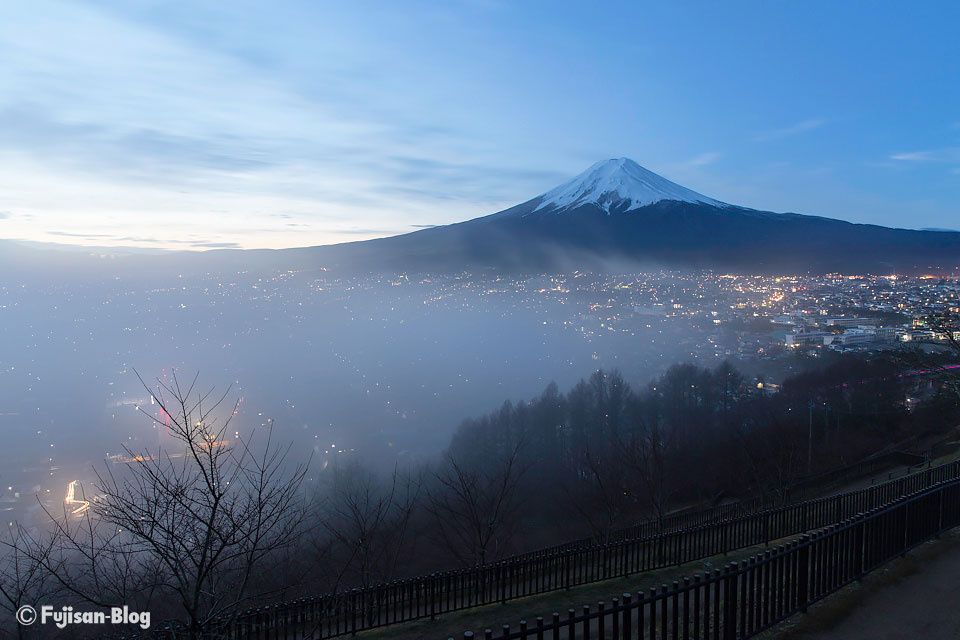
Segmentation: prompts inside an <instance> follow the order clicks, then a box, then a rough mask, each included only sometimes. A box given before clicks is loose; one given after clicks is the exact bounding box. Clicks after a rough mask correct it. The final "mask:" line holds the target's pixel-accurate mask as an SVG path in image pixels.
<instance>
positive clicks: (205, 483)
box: [46, 374, 306, 637]
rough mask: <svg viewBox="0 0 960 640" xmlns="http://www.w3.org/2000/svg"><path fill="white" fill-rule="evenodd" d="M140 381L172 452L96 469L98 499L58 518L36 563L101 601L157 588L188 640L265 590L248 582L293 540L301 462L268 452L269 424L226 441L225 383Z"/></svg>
mask: <svg viewBox="0 0 960 640" xmlns="http://www.w3.org/2000/svg"><path fill="white" fill-rule="evenodd" d="M138 376H139V374H138ZM141 383H143V380H142V379H141ZM143 384H144V388H146V389H147V391H148V392H152V394H153V395H154V397H155V398H156V401H157V405H158V406H159V412H158V414H157V415H150V414H146V412H144V413H145V415H148V416H149V417H150V419H151V420H153V421H154V422H155V423H156V424H157V425H158V426H163V427H164V428H165V429H166V430H167V433H168V434H169V435H170V436H172V438H173V439H174V441H175V442H176V443H177V447H178V449H179V448H181V447H182V449H180V450H172V451H168V450H164V449H162V448H161V449H159V450H157V451H156V452H154V453H148V452H141V453H135V452H133V451H130V450H128V451H127V457H128V458H129V462H128V464H127V468H126V469H125V470H123V472H122V473H115V472H114V471H113V469H111V468H109V467H108V468H107V469H106V470H105V471H103V472H99V471H98V473H97V478H98V480H97V482H96V492H97V493H98V494H99V495H98V498H97V499H96V500H94V501H91V503H90V509H89V512H88V513H87V514H85V516H84V518H83V519H82V521H81V524H80V525H71V522H70V520H69V519H68V518H63V519H57V522H58V529H57V539H58V541H59V554H55V557H54V558H51V559H50V560H49V561H48V562H47V563H46V566H47V568H48V569H49V570H50V572H51V573H52V575H53V576H54V577H55V578H56V579H57V581H58V582H59V583H60V584H61V585H63V586H64V587H65V588H67V589H68V590H70V591H71V592H72V593H74V594H75V595H77V596H80V597H83V598H85V599H86V600H88V601H89V602H92V603H95V604H98V605H101V606H106V605H112V604H116V602H117V601H116V600H113V601H112V602H107V601H105V600H104V599H105V598H106V597H116V596H118V595H120V592H124V591H128V590H132V591H135V592H136V593H138V594H140V597H141V598H142V597H144V594H148V595H152V594H159V595H162V596H164V597H165V599H170V600H172V602H173V603H174V606H175V608H176V610H177V611H179V616H180V617H181V618H184V619H185V620H184V621H185V623H186V625H187V627H188V629H189V632H190V634H191V635H193V636H197V637H198V636H201V635H203V634H204V633H206V632H208V631H210V630H212V629H213V628H215V627H216V626H217V625H219V624H222V623H223V621H224V619H229V617H230V616H232V615H235V614H236V613H237V612H238V611H239V610H240V608H241V607H243V606H245V605H246V603H248V602H249V601H250V599H251V598H252V597H254V596H257V595H265V594H260V593H258V592H257V590H256V589H254V588H253V582H254V580H255V578H256V576H257V572H258V570H261V569H262V568H263V567H264V565H265V564H266V563H267V562H268V561H269V559H270V558H271V557H272V556H273V555H275V554H277V553H278V552H279V551H280V550H283V549H286V548H289V547H290V546H291V545H293V544H294V542H295V541H296V538H297V535H298V533H299V532H300V524H301V522H302V519H303V513H304V510H303V499H302V494H301V491H300V489H301V484H302V482H303V478H304V474H305V473H306V464H297V465H288V464H287V457H288V454H289V447H287V448H281V447H277V446H276V445H275V444H274V443H273V441H272V432H271V430H267V432H266V434H265V437H264V442H262V443H259V444H257V443H255V442H254V440H255V439H254V436H253V435H249V436H243V437H241V436H240V435H239V434H238V433H237V432H234V436H235V437H233V438H231V437H230V435H229V434H228V427H229V425H230V423H231V420H232V418H233V416H234V415H235V414H236V406H234V407H233V408H232V410H231V411H230V412H229V414H228V415H227V416H226V417H225V418H222V417H218V413H219V412H220V411H221V407H222V405H223V403H224V401H225V399H226V398H227V395H228V393H229V389H227V391H226V392H225V393H223V394H221V395H213V390H212V389H211V390H209V391H205V392H200V391H196V388H197V378H196V377H194V379H193V381H192V382H191V383H190V385H189V386H188V387H186V388H183V387H181V385H180V383H179V381H178V380H177V378H176V376H174V377H173V380H172V382H171V383H169V384H168V383H164V382H162V381H160V380H158V381H157V388H156V390H151V389H150V388H149V387H148V385H146V384H145V383H143ZM141 410H142V409H141ZM288 467H290V468H288Z"/></svg>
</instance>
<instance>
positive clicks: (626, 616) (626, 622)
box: [570, 593, 633, 640]
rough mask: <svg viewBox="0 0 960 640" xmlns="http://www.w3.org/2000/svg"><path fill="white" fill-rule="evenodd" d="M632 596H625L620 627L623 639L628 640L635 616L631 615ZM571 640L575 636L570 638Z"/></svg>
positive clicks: (626, 594) (627, 594)
mask: <svg viewBox="0 0 960 640" xmlns="http://www.w3.org/2000/svg"><path fill="white" fill-rule="evenodd" d="M631 598H632V596H631V595H630V594H629V593H625V594H623V623H622V624H621V625H620V627H621V629H622V630H623V637H624V638H626V639H627V640H630V639H631V637H632V636H631V630H630V621H631V620H632V619H633V616H632V615H631V614H630V600H631ZM570 638H571V640H572V638H573V636H570Z"/></svg>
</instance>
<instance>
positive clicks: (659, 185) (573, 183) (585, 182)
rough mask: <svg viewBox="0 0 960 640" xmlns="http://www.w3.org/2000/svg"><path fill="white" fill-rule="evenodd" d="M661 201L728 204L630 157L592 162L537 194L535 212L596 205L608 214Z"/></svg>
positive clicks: (718, 205)
mask: <svg viewBox="0 0 960 640" xmlns="http://www.w3.org/2000/svg"><path fill="white" fill-rule="evenodd" d="M661 200H676V201H679V202H693V203H700V204H708V205H713V206H717V207H725V206H727V205H726V204H725V203H723V202H720V201H719V200H714V199H713V198H708V197H707V196H704V195H701V194H699V193H697V192H696V191H691V190H690V189H687V188H686V187H681V186H680V185H678V184H677V183H675V182H670V181H669V180H667V179H666V178H663V177H661V176H658V175H657V174H655V173H653V172H652V171H647V170H646V169H644V168H643V167H641V166H640V165H639V164H637V163H636V162H634V161H633V160H631V159H629V158H613V159H610V160H603V161H601V162H598V163H596V164H594V165H593V166H591V167H590V168H589V169H587V170H586V171H584V172H583V173H581V174H580V175H578V176H576V177H575V178H573V179H572V180H570V181H568V182H565V183H563V184H561V185H560V186H559V187H557V188H555V189H552V190H550V191H548V192H546V193H545V194H543V195H542V196H540V204H539V205H537V208H536V209H534V211H539V210H541V209H546V208H548V207H550V208H555V209H569V208H574V207H579V206H582V205H585V204H595V205H597V206H598V207H600V208H601V209H603V210H604V211H606V212H608V213H609V212H610V210H611V208H614V207H615V208H616V209H617V210H618V211H621V212H622V211H630V210H632V209H639V208H640V207H645V206H647V205H651V204H654V203H657V202H660V201H661Z"/></svg>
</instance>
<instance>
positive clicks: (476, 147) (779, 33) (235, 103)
mask: <svg viewBox="0 0 960 640" xmlns="http://www.w3.org/2000/svg"><path fill="white" fill-rule="evenodd" d="M0 2H2V5H0V6H2V18H3V19H2V20H0V167H2V171H0V237H3V238H19V239H26V240H35V241H47V242H67V243H77V244H92V245H130V246H143V247H161V248H178V249H202V248H209V247H232V246H240V247H285V246H302V245H308V244H324V243H330V242H343V241H349V240H359V239H365V238H370V237H376V236H381V235H392V234H395V233H402V232H407V231H411V230H414V229H416V228H418V227H419V226H424V225H433V224H444V223H448V222H455V221H460V220H464V219H468V218H471V217H475V216H478V215H484V214H487V213H492V212H494V211H497V210H499V209H502V208H505V207H507V206H510V205H513V204H516V203H518V202H521V201H524V200H527V199H529V198H531V197H533V196H535V195H537V194H539V193H542V192H544V191H546V190H548V189H549V188H551V187H553V186H555V185H556V184H558V183H559V182H561V181H562V180H564V179H567V178H569V177H570V176H572V175H574V174H576V173H579V172H580V171H582V170H583V169H584V168H586V167H587V166H588V165H590V164H592V163H593V162H596V161H597V160H600V159H604V158H610V157H620V156H627V157H630V158H633V159H634V160H636V161H637V162H639V163H640V164H641V165H643V166H645V167H647V168H648V169H650V170H652V171H656V172H658V173H660V174H662V175H664V176H665V177H667V178H670V179H671V180H674V181H676V182H679V183H681V184H683V185H685V186H687V187H690V188H692V189H695V190H697V191H699V192H701V193H704V194H706V195H708V196H711V197H714V198H717V199H720V200H724V201H726V202H731V203H736V204H742V205H745V206H750V207H754V208H758V209H766V210H773V211H797V212H801V213H809V214H817V215H825V216H831V217H837V218H842V219H846V220H850V221H855V222H873V223H878V224H885V225H891V226H904V227H913V228H923V227H946V228H958V227H960V198H958V196H960V44H958V42H960V38H958V37H957V34H956V26H957V25H958V24H960V4H958V3H955V2H929V3H912V4H903V3H886V2H871V3H863V2H803V3H799V2H796V3H786V2H723V3H717V2H682V3H680V2H677V3H674V2H669V3H668V2H659V3H651V2H643V3H641V2H623V3H618V2H605V3H581V2H556V1H554V2H534V1H529V2H499V1H497V0H472V1H466V2H454V1H451V2H415V1H411V0H405V1H404V2H364V1H361V0H356V1H353V2H341V3H333V2H318V1H315V0H314V1H310V2H293V1H291V2H280V3H262V2H259V3H254V2H249V3H246V2H229V3H228V2H209V3H203V2H189V3H166V2H164V3H160V2H97V3H90V4H85V3H83V2H69V3H57V2H45V1H38V2H14V1H13V0H0Z"/></svg>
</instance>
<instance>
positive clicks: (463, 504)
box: [426, 442, 524, 566]
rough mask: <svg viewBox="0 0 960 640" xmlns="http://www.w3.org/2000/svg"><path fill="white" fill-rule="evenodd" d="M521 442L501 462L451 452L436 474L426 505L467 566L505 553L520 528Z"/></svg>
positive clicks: (439, 534) (439, 533) (441, 537)
mask: <svg viewBox="0 0 960 640" xmlns="http://www.w3.org/2000/svg"><path fill="white" fill-rule="evenodd" d="M521 446H522V443H521V442H518V443H517V444H516V445H515V446H514V447H513V449H512V450H511V451H510V453H509V454H508V455H507V456H506V457H505V458H504V459H503V460H500V461H496V460H484V461H483V462H482V463H479V464H476V465H467V464H466V463H465V462H464V461H463V460H460V459H457V458H455V457H454V456H453V455H449V454H448V455H447V457H446V459H445V460H444V464H443V467H442V468H441V469H440V470H439V471H437V472H435V473H434V474H433V480H434V483H433V486H431V487H429V488H428V490H427V503H426V509H427V511H428V512H429V513H430V514H431V515H432V516H433V518H432V519H433V525H434V526H433V527H432V529H431V530H432V531H433V532H434V533H435V535H436V538H437V541H438V542H439V543H440V544H442V545H443V546H444V547H445V548H446V549H447V550H448V551H450V553H451V554H453V556H454V557H455V558H456V559H457V560H458V561H459V562H460V563H461V564H463V565H468V566H469V565H476V564H483V563H485V562H489V561H491V560H494V559H496V558H497V557H499V556H501V555H502V554H503V553H504V552H505V551H506V548H507V544H508V543H509V541H510V538H511V537H512V535H513V534H514V533H515V532H516V522H515V518H514V516H515V515H516V512H517V510H518V508H519V505H518V504H517V502H516V500H515V497H516V493H517V487H518V484H519V481H520V478H521V476H522V475H523V471H524V470H523V469H522V468H521V467H520V464H519V463H518V456H519V453H520V449H521Z"/></svg>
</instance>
